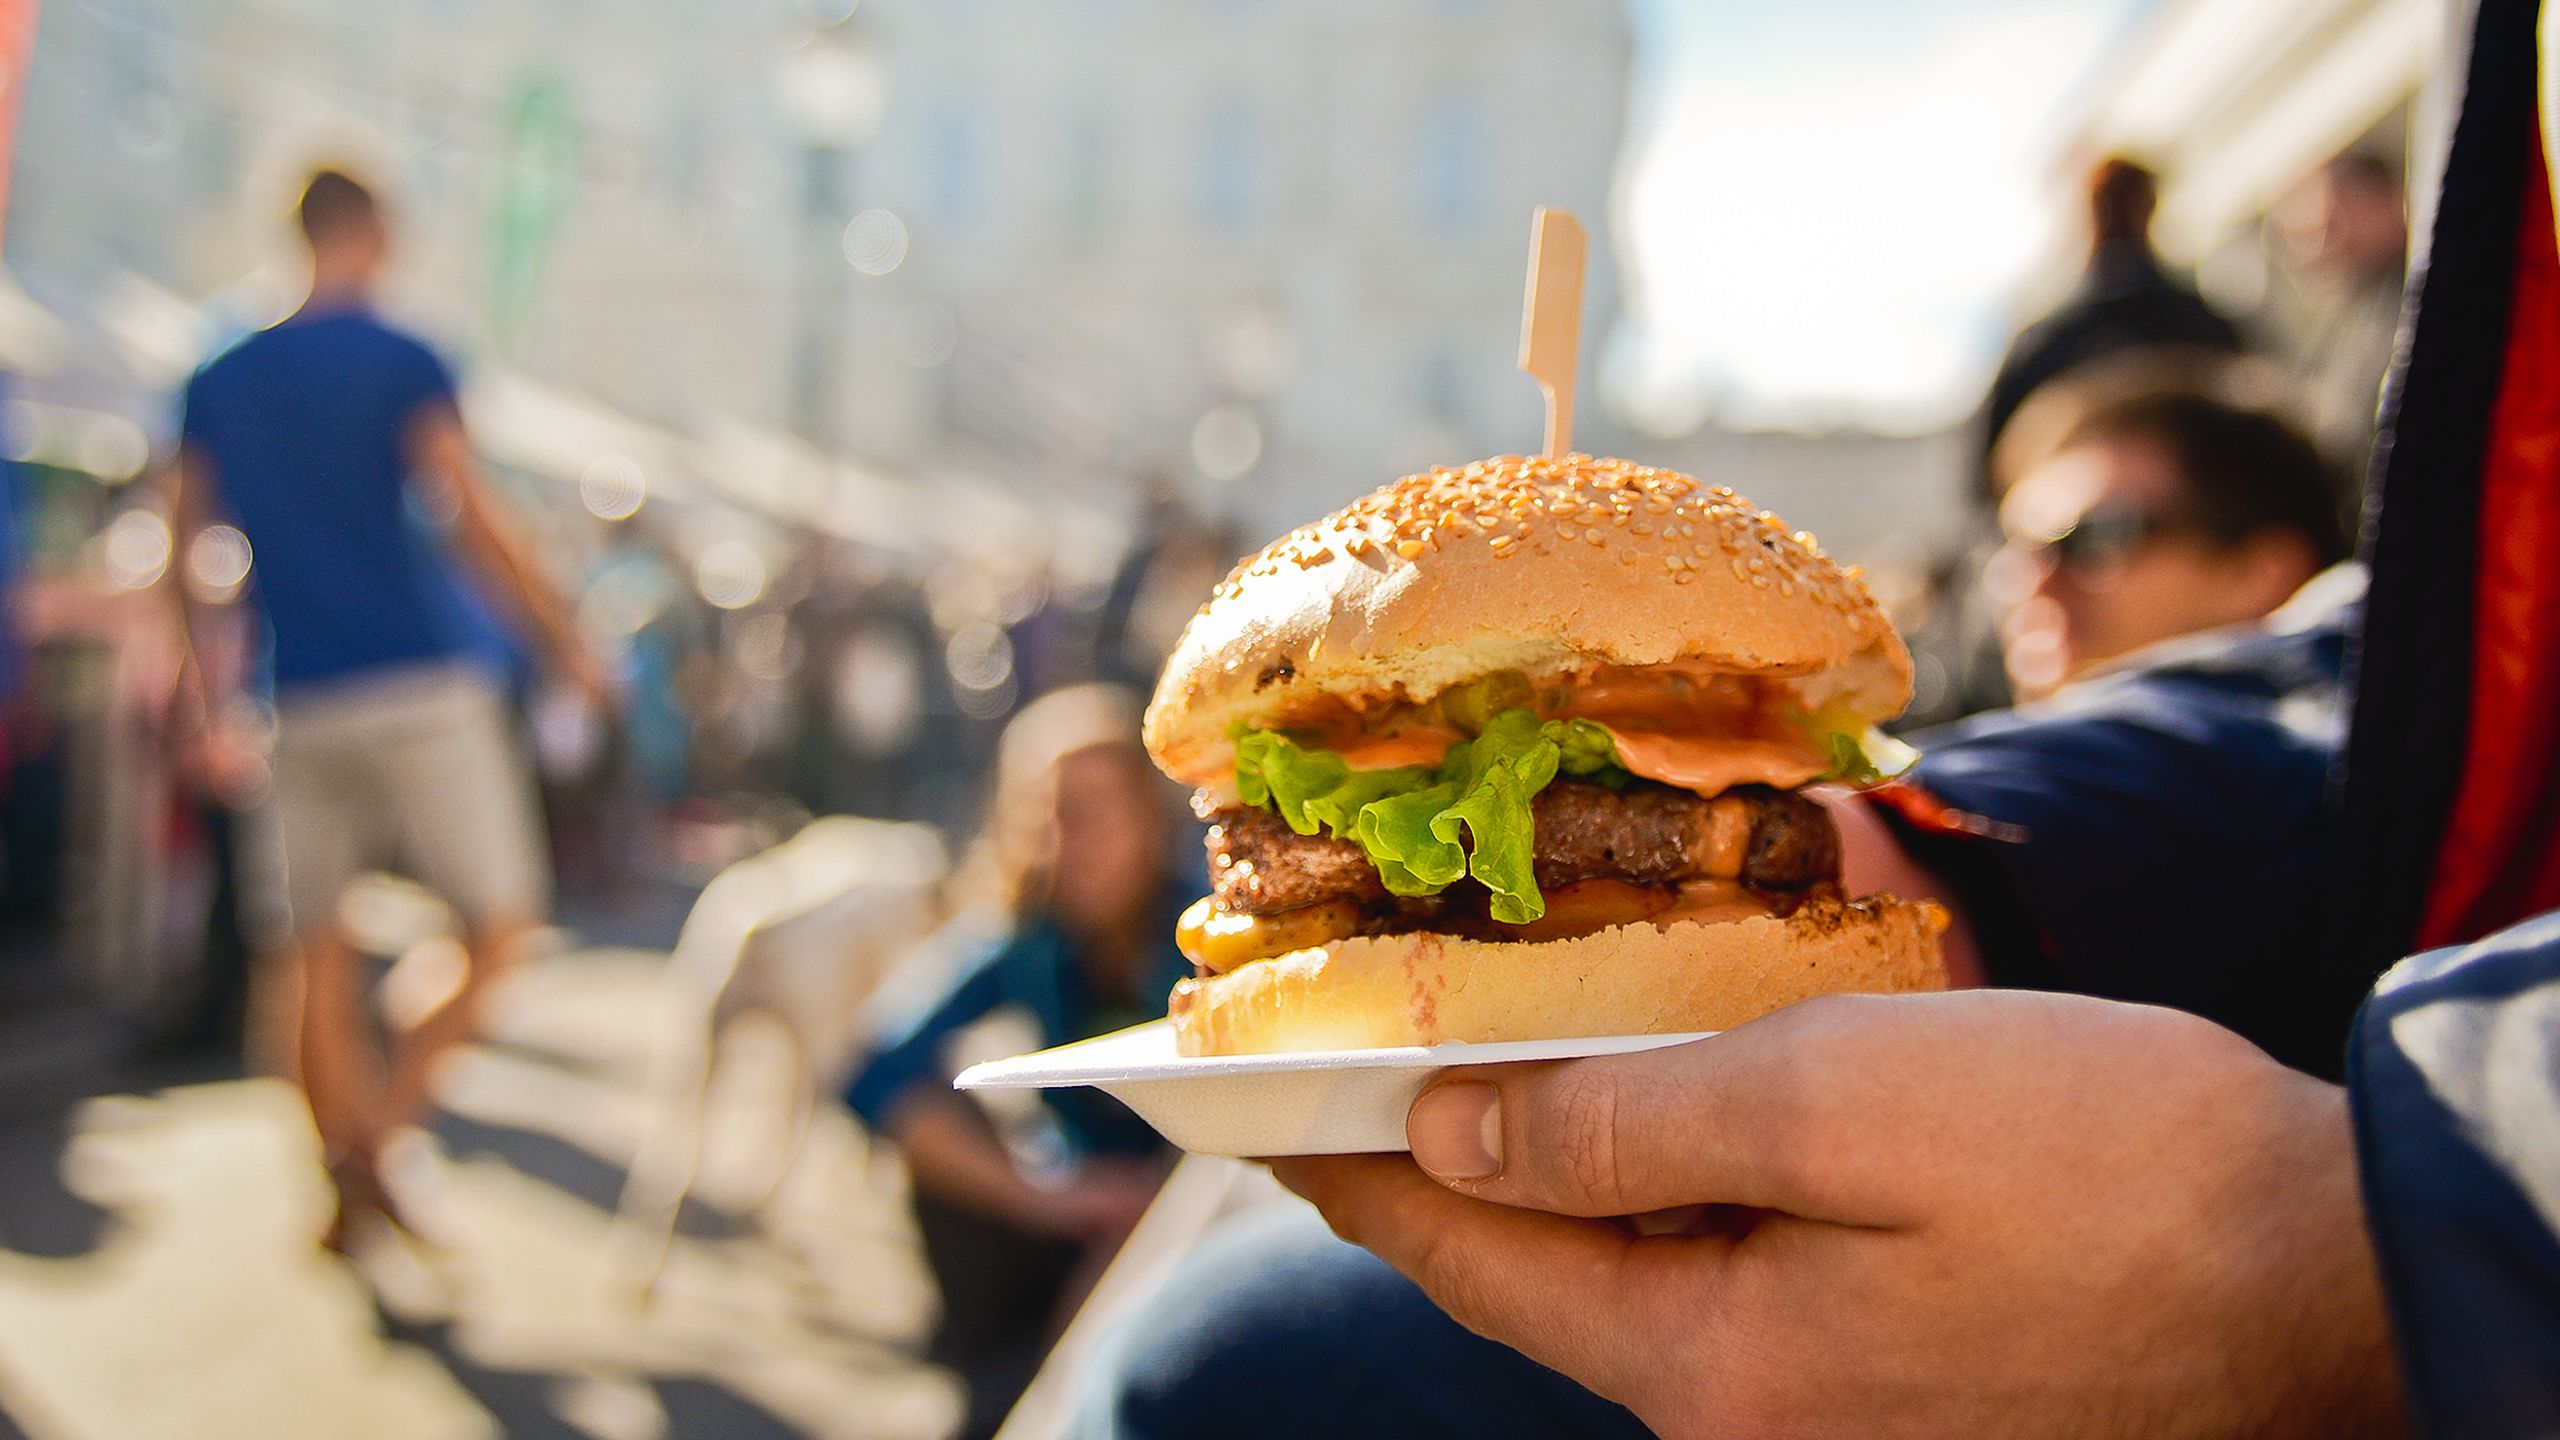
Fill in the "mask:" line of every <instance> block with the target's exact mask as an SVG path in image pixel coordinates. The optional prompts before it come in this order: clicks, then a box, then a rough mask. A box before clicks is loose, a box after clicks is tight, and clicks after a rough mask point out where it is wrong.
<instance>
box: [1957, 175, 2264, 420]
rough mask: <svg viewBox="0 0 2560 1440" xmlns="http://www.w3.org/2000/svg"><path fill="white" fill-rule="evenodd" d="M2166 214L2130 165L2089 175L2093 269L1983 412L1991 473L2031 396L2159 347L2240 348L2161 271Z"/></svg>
mask: <svg viewBox="0 0 2560 1440" xmlns="http://www.w3.org/2000/svg"><path fill="white" fill-rule="evenodd" d="M2159 204H2160V180H2159V177H2158V176H2156V175H2154V174H2153V173H2152V172H2151V171H2150V170H2148V169H2146V168H2144V167H2143V166H2141V165H2137V164H2135V163H2134V162H2133V161H2131V160H2128V159H2125V158H2124V157H2122V156H2111V157H2109V158H2107V159H2105V160H2102V161H2100V162H2099V163H2098V166H2097V168H2096V169H2094V170H2092V171H2091V172H2090V173H2089V188H2088V206H2089V209H2088V215H2089V264H2088V268H2087V269H2085V270H2083V271H2082V272H2081V276H2080V283H2079V284H2078V285H2077V286H2075V287H2073V289H2072V291H2071V293H2070V295H2068V296H2067V297H2065V298H2064V300H2063V302H2062V303H2061V304H2060V305H2057V306H2055V307H2054V308H2053V309H2052V310H2051V311H2049V312H2048V313H2047V314H2046V315H2045V316H2044V317H2043V318H2042V319H2040V320H2038V321H2036V322H2035V323H2034V324H2032V325H2029V326H2028V327H2026V328H2025V329H2024V330H2021V331H2019V332H2018V336H2017V338H2016V339H2015V340H2012V341H2011V342H2010V344H2009V353H2008V355H2007V356H2006V357H2005V358H2003V359H2002V360H2001V362H2000V369H1999V371H1998V373H1996V374H1995V375H1994V376H1993V377H1992V380H1991V391H1990V393H1989V394H1988V395H1987V396H1985V397H1984V399H1983V402H1982V454H1983V457H1984V459H1985V461H1986V463H1987V462H1988V459H1989V457H1990V454H1991V451H1992V448H1993V447H1994V446H1996V445H1998V444H1999V443H2000V432H2002V431H2003V430H2005V429H2007V428H2008V425H2009V419H2010V417H2011V416H2013V415H2015V414H2016V413H2017V412H2018V406H2019V405H2020V404H2022V403H2024V402H2025V400H2026V398H2027V396H2028V395H2030V394H2032V393H2034V391H2035V390H2036V389H2037V388H2038V387H2040V386H2042V385H2044V384H2046V383H2047V382H2049V381H2052V380H2055V379H2058V378H2060V377H2062V376H2064V375H2067V374H2069V373H2071V372H2072V371H2073V370H2076V369H2078V368H2080V367H2081V366H2083V365H2086V364H2088V363H2089V362H2091V361H2093V360H2099V359H2103V358H2105V357H2107V356H2109V355H2114V354H2118V353H2121V352H2123V351H2126V350H2134V349H2143V348H2148V347H2153V346H2181V347H2193V348H2196V349H2202V350H2211V351H2221V352H2225V353H2237V352H2238V351H2239V350H2240V349H2241V348H2242V347H2241V343H2240V331H2239V329H2238V327H2236V326H2234V325H2233V324H2232V323H2231V321H2230V320H2228V319H2227V318H2225V317H2224V316H2223V315H2222V313H2221V312H2220V311H2217V310H2215V309H2214V308H2213V307H2212V306H2211V305H2209V304H2207V303H2205V301H2204V299H2203V297H2202V296H2199V295H2198V294H2196V292H2195V287H2194V286H2192V285H2190V284H2188V283H2187V282H2186V281H2185V280H2182V279H2180V278H2179V277H2177V276H2175V275H2172V274H2171V273H2169V270H2168V267H2166V266H2165V265H2163V264H2161V263H2160V254H2159V252H2158V251H2156V250H2154V249H2153V248H2152V245H2151V217H2152V214H2153V212H2154V211H2156V210H2157V209H2158V208H2159Z"/></svg>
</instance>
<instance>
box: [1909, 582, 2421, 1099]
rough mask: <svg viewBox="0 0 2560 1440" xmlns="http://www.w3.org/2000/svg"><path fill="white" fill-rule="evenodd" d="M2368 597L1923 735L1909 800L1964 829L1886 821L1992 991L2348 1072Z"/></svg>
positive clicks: (2323, 594)
mask: <svg viewBox="0 0 2560 1440" xmlns="http://www.w3.org/2000/svg"><path fill="white" fill-rule="evenodd" d="M2361 581H2362V577H2361V572H2359V571H2357V570H2355V569H2354V568H2352V567H2340V568H2338V569H2336V570H2333V571H2331V572H2329V573H2328V574H2327V575H2325V576H2323V577H2322V578H2321V579H2319V580H2316V581H2314V582H2313V583H2312V584H2311V585H2310V586H2307V587H2305V589H2304V591H2303V592H2302V594H2301V595H2299V596H2297V597H2296V598H2295V599H2294V601H2293V602H2291V603H2290V604H2288V605H2287V606H2286V607H2285V608H2284V609H2283V610H2282V611H2280V612H2278V613H2277V615H2275V616H2273V617H2270V620H2269V622H2268V623H2266V624H2264V625H2259V626H2247V627H2239V628H2235V629H2230V630H2222V631H2216V632H2213V633H2210V634H2206V635H2199V636H2196V637H2193V638H2192V639H2190V640H2187V641H2183V642H2175V643H2172V644H2168V645H2163V646H2160V647H2156V648H2155V649H2153V650H2151V651H2149V652H2146V653H2145V655H2144V656H2143V657H2142V660H2143V663H2142V664H2141V665H2140V666H2139V668H2136V669H2131V670H2127V671H2125V672H2124V673H2121V674H2118V675H2114V676H2110V677H2105V678H2097V679H2091V680H2087V681H2083V682H2081V683H2078V684H2075V685H2072V686H2070V687H2068V688H2066V689H2065V690H2063V691H2062V693H2061V694H2059V695H2057V696H2056V697H2055V698H2054V699H2053V700H2052V701H2050V702H2047V703H2045V704H2041V705H2035V706H2029V707H2025V708H2022V709H2018V710H2005V711H1995V712H1993V713H1991V714H1987V715H1983V716H1980V717H1977V718H1975V719H1973V720H1969V721H1963V722H1959V723H1957V724H1955V725H1951V726H1947V727H1945V728H1943V729H1939V730H1935V731H1930V732H1926V733H1924V734H1921V735H1919V736H1916V737H1914V743H1915V744H1917V745H1918V746H1919V747H1920V751H1921V759H1920V763H1919V764H1918V765H1917V766H1916V767H1914V769H1913V770H1912V772H1911V775H1910V776H1909V777H1908V778H1909V780H1910V782H1911V783H1912V784H1913V785H1914V786H1915V787H1916V788H1918V789H1919V790H1921V791H1923V792H1925V793H1926V794H1927V795H1929V796H1931V797H1933V798H1934V799H1936V800H1937V801H1940V802H1943V803H1944V804H1945V805H1947V806H1949V807H1951V808H1952V809H1953V810H1955V811H1957V812H1961V814H1962V817H1963V819H1964V822H1965V823H1967V824H1969V825H1971V827H1972V831H1973V833H1948V832H1945V831H1932V830H1929V829H1925V828H1920V827H1915V826H1913V825H1911V824H1909V823H1907V819H1906V817H1904V816H1900V815H1891V814H1889V815H1888V818H1889V819H1893V820H1894V821H1895V822H1896V826H1897V829H1898V830H1900V831H1901V832H1902V835H1901V838H1902V839H1903V841H1904V843H1905V845H1906V846H1907V847H1908V848H1909V849H1910V850H1911V851H1912V852H1913V853H1914V855H1915V856H1916V858H1918V859H1919V860H1920V861H1921V862H1922V863H1924V864H1926V865H1928V866H1929V867H1930V868H1931V869H1932V870H1934V871H1936V872H1937V873H1938V874H1939V875H1940V876H1941V877H1943V878H1944V879H1946V880H1947V881H1948V883H1949V884H1951V885H1952V886H1953V887H1954V888H1955V889H1956V891H1957V893H1958V894H1959V896H1960V897H1961V898H1962V900H1963V901H1964V904H1965V910H1966V913H1967V915H1968V916H1970V917H1972V919H1973V920H1974V922H1975V926H1976V930H1977V932H1978V936H1979V938H1980V940H1981V944H1982V950H1983V961H1984V965H1985V967H1986V969H1987V970H1988V971H1989V978H1990V980H1991V982H1992V983H1993V984H1997V985H2010V986H2024V987H2029V988H2035V989H2050V990H2070V991H2077V992H2079V993H2081V994H2086V995H2100V996H2104V997H2107V998H2109V999H2115V1000H2132V1001H2140V1002H2143V1003H2147V1004H2155V1005H2171V1006H2175V1007H2177V1008H2179V1009H2182V1010H2187V1011H2191V1012H2193V1013H2196V1014H2199V1015H2202V1016H2204V1017H2206V1018H2207V1019H2210V1020H2213V1021H2215V1022H2216V1023H2218V1024H2221V1025H2225V1026H2228V1027H2229V1028H2231V1029H2233V1030H2237V1031H2239V1032H2240V1033H2241V1034H2243V1035H2245V1036H2247V1037H2248V1038H2249V1039H2250V1040H2252V1041H2254V1042H2256V1043H2257V1044H2258V1045H2259V1046H2261V1047H2263V1048H2264V1049H2266V1050H2267V1051H2268V1052H2269V1053H2270V1054H2273V1055H2274V1056H2275V1057H2276V1058H2278V1059H2280V1060H2282V1061H2284V1062H2285V1063H2286V1064H2289V1065H2292V1066H2295V1067H2297V1068H2299V1069H2303V1070H2307V1071H2310V1072H2312V1073H2314V1074H2319V1075H2325V1076H2331V1077H2334V1076H2336V1075H2337V1074H2338V1073H2339V1071H2340V1068H2341V1066H2342V1064H2343V1061H2344V1056H2345V1049H2346V1037H2347V1031H2348V1028H2349V1024H2350V1022H2351V1021H2352V1019H2353V1017H2354V1015H2355V1010H2356V1006H2357V1005H2358V1004H2360V1003H2361V1002H2362V1001H2363V999H2364V995H2365V991H2366V990H2367V989H2368V988H2370V987H2371V985H2372V983H2373V980H2374V976H2373V973H2372V972H2371V971H2370V970H2367V969H2363V968H2359V967H2358V966H2356V965H2353V964H2349V963H2345V962H2341V961H2338V960H2336V959H2334V958H2333V957H2332V955H2331V954H2330V952H2329V951H2328V949H2327V948H2326V947H2325V946H2323V945H2322V944H2321V943H2320V932H2319V922H2320V921H2321V920H2322V918H2323V917H2325V916H2326V915H2327V914H2328V913H2329V906H2330V905H2332V904H2333V903H2334V897H2333V895H2332V886H2333V885H2334V884H2335V876H2336V871H2337V858H2336V857H2337V847H2338V836H2339V832H2338V824H2337V817H2336V814H2335V810H2334V804H2335V796H2334V791H2333V789H2332V786H2331V776H2332V772H2333V770H2334V768H2335V766H2336V765H2337V763H2338V757H2339V753H2340V750H2341V749H2342V747H2343V746H2344V744H2345V731H2346V709H2345V707H2346V689H2345V679H2344V675H2345V669H2346V657H2347V642H2348V637H2349V636H2350V635H2352V634H2353V633H2354V631H2355V627H2356V625H2357V624H2358V623H2359V621H2360V618H2361V612H2362V593H2363V587H2362V583H2361Z"/></svg>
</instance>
